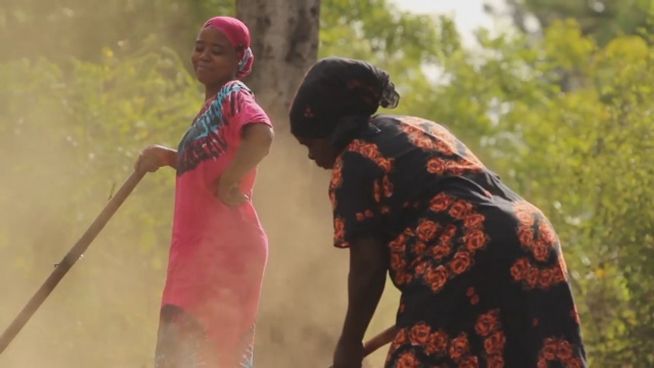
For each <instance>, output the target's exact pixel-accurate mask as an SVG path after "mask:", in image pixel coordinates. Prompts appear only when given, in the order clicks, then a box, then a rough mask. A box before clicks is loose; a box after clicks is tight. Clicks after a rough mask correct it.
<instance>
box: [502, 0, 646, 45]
mask: <svg viewBox="0 0 654 368" xmlns="http://www.w3.org/2000/svg"><path fill="white" fill-rule="evenodd" d="M509 3H511V4H513V6H514V9H515V10H516V11H518V12H527V13H531V14H533V15H534V16H535V17H536V18H537V19H538V21H539V22H540V23H541V25H542V26H543V27H544V28H548V27H549V26H550V25H551V24H553V23H554V22H556V21H558V20H561V19H575V20H576V22H577V23H578V24H579V25H580V28H581V30H582V33H583V34H584V35H588V36H590V37H591V38H593V39H594V40H595V41H596V42H598V43H599V44H601V45H605V44H606V43H608V42H610V41H611V40H612V39H613V38H615V37H618V36H624V35H634V34H638V33H641V32H643V31H645V30H647V31H649V32H651V31H653V30H654V28H653V27H652V26H653V25H652V24H651V22H649V21H648V14H651V12H652V11H654V2H652V0H626V1H610V0H591V1H589V0H548V1H539V0H511V1H509Z"/></svg>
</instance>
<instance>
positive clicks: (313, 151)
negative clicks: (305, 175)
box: [298, 138, 338, 169]
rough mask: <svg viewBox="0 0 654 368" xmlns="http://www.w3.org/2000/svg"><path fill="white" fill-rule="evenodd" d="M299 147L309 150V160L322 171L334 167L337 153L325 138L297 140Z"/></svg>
mask: <svg viewBox="0 0 654 368" xmlns="http://www.w3.org/2000/svg"><path fill="white" fill-rule="evenodd" d="M298 141H299V142H300V144H301V145H303V146H305V147H307V149H308V150H309V159H310V160H312V161H313V162H315V163H316V165H318V166H320V167H322V168H323V169H331V168H333V167H334V161H336V157H337V156H338V152H337V151H336V149H335V148H334V146H332V144H331V143H330V142H329V140H328V139H327V138H298Z"/></svg>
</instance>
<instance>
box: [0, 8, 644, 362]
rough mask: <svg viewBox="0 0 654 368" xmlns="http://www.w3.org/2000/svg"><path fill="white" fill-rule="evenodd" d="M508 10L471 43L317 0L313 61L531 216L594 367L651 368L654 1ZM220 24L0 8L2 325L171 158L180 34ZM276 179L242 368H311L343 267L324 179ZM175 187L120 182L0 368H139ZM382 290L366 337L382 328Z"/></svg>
mask: <svg viewBox="0 0 654 368" xmlns="http://www.w3.org/2000/svg"><path fill="white" fill-rule="evenodd" d="M507 3H508V5H509V7H510V9H511V14H512V19H513V21H514V23H515V27H513V28H511V29H509V30H505V31H497V30H479V31H478V33H477V42H478V46H477V47H474V48H470V47H464V46H463V44H462V41H461V36H460V34H459V32H458V31H457V28H456V24H455V23H454V22H453V21H452V20H451V19H449V18H447V17H430V16H425V15H416V14H411V13H406V12H402V11H399V10H398V9H397V8H396V7H395V6H394V5H393V4H392V3H391V2H389V1H388V0H361V1H354V0H323V1H322V5H321V10H320V12H321V14H320V48H319V54H320V56H327V55H340V56H350V57H356V58H362V59H366V60H369V61H371V62H373V63H375V64H378V65H380V66H381V67H383V68H385V69H387V70H388V71H389V72H390V74H391V76H392V79H393V80H394V82H395V84H396V85H397V86H398V88H399V89H400V91H401V94H402V101H401V103H400V108H399V111H397V113H407V114H411V115H418V116H422V117H426V118H429V119H432V120H435V121H438V122H441V123H443V124H444V125H446V126H448V127H450V128H451V129H452V130H453V131H454V132H455V133H456V134H457V135H458V136H460V137H461V138H462V139H463V140H464V141H465V142H466V143H467V144H468V145H469V146H471V147H472V148H473V150H475V151H476V152H477V153H478V155H479V156H480V157H481V158H482V159H483V160H484V161H485V162H486V163H487V165H488V166H489V167H491V168H492V169H494V170H495V171H496V172H497V173H498V174H500V176H501V177H502V178H503V180H505V181H506V182H507V183H508V184H509V185H510V186H511V187H512V188H513V189H514V190H516V191H517V192H518V193H520V194H521V195H523V196H524V197H525V198H526V199H528V200H529V201H531V202H533V203H535V204H536V205H537V206H539V207H540V208H542V209H543V211H544V212H545V213H546V214H547V215H548V216H549V217H550V219H551V220H552V222H553V223H554V224H555V227H556V229H557V231H558V233H559V235H560V238H561V239H562V241H563V243H564V244H563V245H564V254H565V257H566V260H567V262H568V266H569V269H570V270H571V277H572V282H573V287H574V291H575V296H576V300H577V303H578V308H579V312H580V314H581V320H582V328H583V333H584V338H585V342H586V348H587V350H588V355H589V358H590V362H591V365H592V366H595V367H652V366H654V203H653V202H654V160H653V159H652V158H653V157H654V124H653V119H654V45H653V41H654V1H652V0H628V1H620V2H618V1H608V0H593V1H588V0H548V1H535V0H534V1H532V0H507ZM235 9H236V8H235V3H234V2H233V1H227V0H192V1H188V0H104V1H101V2H100V1H86V0H51V1H45V0H4V1H3V2H2V4H0V45H2V49H1V50H0V167H1V169H2V176H1V178H2V179H1V184H0V298H1V299H0V300H1V301H2V302H1V303H0V328H3V329H4V328H5V326H7V325H8V324H9V322H10V321H11V320H12V319H13V317H14V316H15V314H16V313H17V312H18V311H19V310H20V308H21V307H22V305H23V304H24V303H25V302H26V301H27V299H28V298H29V296H31V294H32V293H33V292H34V291H35V290H36V288H37V287H38V286H39V285H40V284H41V282H42V281H43V280H44V279H45V277H46V276H47V275H48V274H49V273H50V271H51V270H52V267H53V265H54V264H55V263H56V262H58V261H59V260H60V258H61V257H62V256H63V255H64V254H65V252H66V251H67V250H68V249H69V247H70V246H72V244H73V243H74V242H75V240H76V239H77V238H78V237H79V236H80V235H81V234H82V232H83V231H84V229H85V228H86V227H87V226H88V225H89V224H90V222H91V221H92V219H93V218H94V217H95V216H96V215H97V214H98V213H99V211H100V209H101V208H102V206H103V205H104V203H105V202H106V200H107V198H108V197H109V196H110V195H111V193H112V191H113V190H115V188H116V186H118V185H120V183H121V182H122V180H123V179H124V178H126V177H127V176H128V174H129V172H130V170H131V166H132V163H133V161H134V159H135V156H136V155H137V154H138V152H139V150H140V149H141V148H143V147H144V146H146V145H147V144H151V143H163V144H168V145H171V146H175V145H176V144H177V141H178V139H179V137H180V136H181V135H182V133H183V132H184V130H185V128H186V126H187V124H189V123H190V121H191V119H192V117H193V116H194V114H195V112H196V111H197V109H198V108H199V107H200V104H201V100H202V91H201V89H200V86H199V85H198V84H197V83H196V82H195V81H194V79H193V77H192V76H191V75H190V74H189V65H188V62H187V59H188V54H189V52H190V49H191V47H192V42H193V39H194V37H195V33H196V31H197V29H198V27H199V25H200V24H201V23H202V22H203V21H204V20H205V19H206V18H208V17H209V16H211V15H215V14H234V12H235ZM489 11H491V12H492V9H489ZM527 19H536V20H537V21H538V22H537V23H538V26H537V27H533V26H531V27H530V26H528V24H527V22H526V20H527ZM254 37H256V35H254ZM393 113H395V112H393ZM274 119H275V121H276V123H277V124H278V125H279V126H282V125H285V124H287V122H286V117H283V116H282V117H279V116H278V117H274ZM280 142H281V143H280ZM289 142H291V143H289ZM288 145H294V143H292V141H291V140H288V139H284V137H281V139H280V140H279V141H278V143H277V144H276V146H275V150H276V151H277V152H280V151H289V152H296V151H297V150H298V147H295V146H293V147H289V146H288ZM298 152H299V151H298ZM302 155H304V153H302ZM284 164H287V165H288V162H286V163H284V162H280V160H277V161H275V160H269V161H266V162H265V163H264V164H263V166H262V173H261V175H260V178H259V183H258V185H259V188H263V189H261V190H262V191H263V192H265V193H266V196H267V197H270V196H271V195H274V196H276V197H277V198H281V199H279V200H278V202H277V206H275V207H274V208H272V207H271V206H272V203H274V202H272V201H270V200H267V199H266V198H261V197H262V196H260V197H259V199H258V201H259V203H260V205H259V208H260V211H261V213H262V219H263V222H264V225H265V226H266V228H267V230H268V232H269V234H270V235H271V258H270V264H269V268H268V271H267V275H266V281H265V284H264V295H263V299H262V307H261V308H262V311H261V317H260V322H259V328H258V332H257V333H258V335H257V348H256V351H257V353H256V354H257V361H258V363H257V365H258V366H260V367H263V368H265V367H290V366H306V365H307V364H308V365H314V364H320V363H318V362H324V363H325V365H326V364H327V362H328V361H329V357H330V356H331V349H332V345H333V343H334V342H335V339H336V338H337V334H338V331H339V328H340V324H341V318H342V315H341V313H342V311H343V310H344V306H345V289H344V285H345V277H346V270H347V264H346V257H344V253H341V254H340V257H338V255H339V253H338V252H337V251H336V250H332V249H330V237H331V223H330V213H329V208H328V203H327V198H326V182H324V180H319V181H316V180H315V177H318V178H320V179H324V175H325V174H324V173H318V172H312V174H311V175H310V176H313V177H314V179H312V180H305V178H306V176H307V174H306V172H303V171H306V170H309V169H307V167H308V166H302V169H301V170H293V169H286V170H281V169H280V167H281V166H280V165H284ZM311 170H315V169H311ZM280 172H283V173H284V175H279V173H280ZM293 175H295V176H293ZM316 182H320V183H321V184H320V185H322V187H320V188H318V189H317V190H316V188H314V187H315V185H314V184H315V183H316ZM173 183H174V174H173V173H172V172H171V171H166V170H162V172H158V173H156V174H154V175H149V176H148V177H147V178H146V180H144V181H143V182H142V183H141V184H140V185H139V187H138V188H137V189H136V191H135V192H134V194H132V196H131V197H130V198H129V199H128V201H127V202H126V203H125V204H124V205H123V207H122V208H121V209H120V210H119V213H118V214H117V215H116V216H115V218H114V219H113V220H112V221H111V222H110V223H109V225H108V226H107V228H106V229H105V230H104V231H103V232H102V234H100V236H99V237H98V239H97V240H96V241H95V243H94V244H93V245H92V246H91V248H90V250H89V251H88V252H87V254H86V255H85V257H84V258H83V259H82V261H81V262H79V263H78V264H77V265H76V266H75V267H74V268H73V270H72V271H71V273H70V274H69V275H68V276H67V277H66V278H65V279H64V281H63V282H62V284H60V286H59V287H58V289H57V290H55V292H54V293H53V294H52V295H51V297H50V298H49V299H48V300H47V301H46V303H45V304H44V305H43V307H42V308H41V309H40V310H39V311H38V312H37V314H36V315H35V317H34V318H33V320H32V321H30V322H29V324H28V325H27V326H26V328H25V329H24V330H23V331H22V332H21V334H20V335H19V336H18V337H17V338H16V340H15V341H14V342H13V343H12V345H11V346H10V347H9V349H8V350H7V351H6V352H5V353H4V354H3V355H2V356H0V366H2V367H7V368H18V367H20V368H25V367H42V366H48V367H150V366H151V356H152V351H153V348H154V338H155V334H156V322H157V318H158V315H157V313H158V303H159V296H160V293H161V288H162V286H163V278H164V272H165V266H166V262H167V247H168V243H169V237H170V220H171V214H172V194H173V192H172V190H173ZM289 183H292V184H289ZM289 185H291V186H292V188H294V189H293V190H289ZM316 193H317V194H316ZM316 196H318V197H319V198H318V199H317V200H316V199H315V197H316ZM279 201H282V202H279ZM308 201H310V203H311V205H310V206H308V205H307V204H306V203H308ZM281 206H283V207H281ZM389 289H390V288H389ZM387 290H388V289H387ZM389 295H390V296H386V297H385V298H384V301H383V303H382V305H381V307H380V311H379V314H378V315H377V316H376V317H375V320H374V321H373V328H372V329H373V331H372V332H371V333H374V332H376V331H374V330H380V329H382V328H383V327H386V325H388V324H391V323H392V322H393V317H394V312H395V311H394V308H395V305H396V300H395V298H394V296H395V295H394V294H393V293H390V294H389ZM383 356H384V352H380V353H378V354H376V355H375V357H373V358H374V359H373V363H375V362H376V364H375V366H378V365H380V364H381V363H379V362H381V361H383ZM314 361H316V363H313V362H314ZM307 362H310V363H307Z"/></svg>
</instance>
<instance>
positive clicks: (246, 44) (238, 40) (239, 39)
mask: <svg viewBox="0 0 654 368" xmlns="http://www.w3.org/2000/svg"><path fill="white" fill-rule="evenodd" d="M208 27H211V28H214V29H217V30H219V31H220V32H222V33H223V34H224V35H225V36H226V37H227V39H228V40H229V42H230V43H231V44H232V46H233V47H234V48H235V49H236V52H237V53H239V55H238V57H239V58H240V61H239V63H238V71H237V73H236V77H237V78H245V77H247V76H248V75H249V74H250V72H252V64H254V54H253V53H252V49H250V30H249V29H248V27H247V26H246V25H245V24H244V23H243V22H241V21H240V20H238V19H236V18H232V17H224V16H220V17H213V18H211V19H209V20H207V21H206V22H205V23H204V25H203V26H202V29H205V28H208Z"/></svg>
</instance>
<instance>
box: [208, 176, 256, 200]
mask: <svg viewBox="0 0 654 368" xmlns="http://www.w3.org/2000/svg"><path fill="white" fill-rule="evenodd" d="M215 195H216V197H218V199H220V200H221V201H222V202H223V203H224V204H226V205H227V206H229V207H236V206H238V205H241V204H243V203H245V202H247V201H249V200H250V198H249V197H248V196H247V195H246V194H244V193H241V188H240V180H238V179H235V178H232V177H231V176H230V175H227V173H225V174H223V175H222V176H221V177H220V178H219V179H218V184H217V185H216V192H215Z"/></svg>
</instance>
